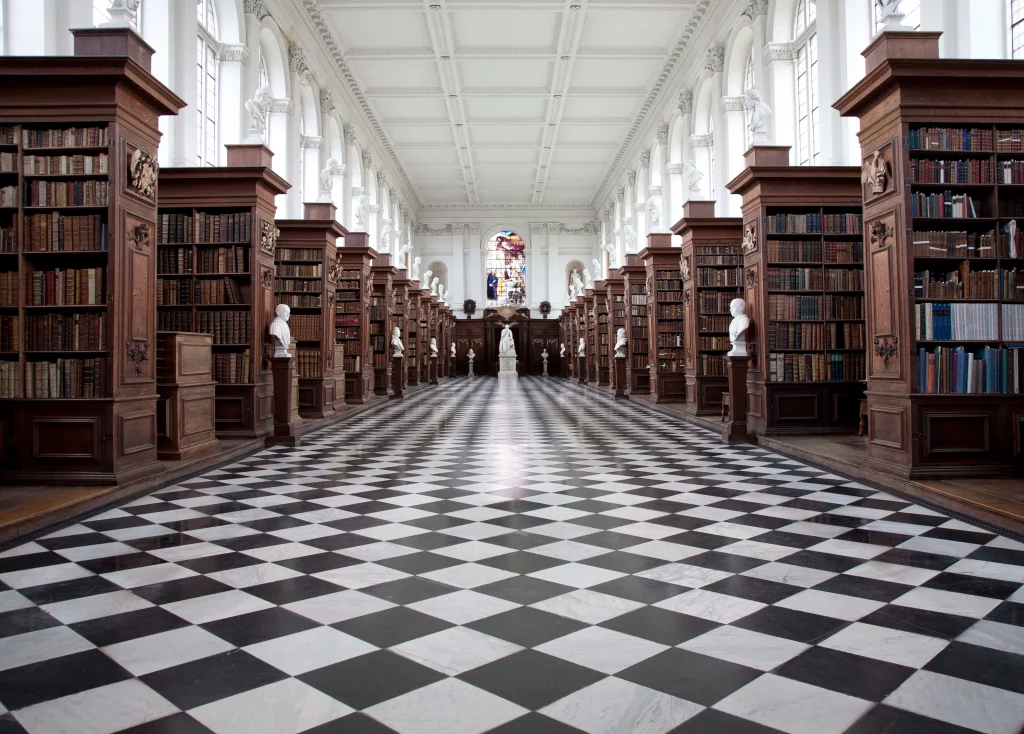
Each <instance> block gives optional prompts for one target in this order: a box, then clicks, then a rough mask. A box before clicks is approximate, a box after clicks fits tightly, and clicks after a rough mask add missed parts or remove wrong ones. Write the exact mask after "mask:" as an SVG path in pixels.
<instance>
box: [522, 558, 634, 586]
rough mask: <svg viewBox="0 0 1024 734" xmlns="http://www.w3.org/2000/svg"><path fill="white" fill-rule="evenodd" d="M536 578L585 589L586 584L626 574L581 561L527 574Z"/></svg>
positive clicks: (600, 582)
mask: <svg viewBox="0 0 1024 734" xmlns="http://www.w3.org/2000/svg"><path fill="white" fill-rule="evenodd" d="M527 575H528V576H532V577H533V578H536V579H541V580H543V581H550V582H552V583H555V584H564V585H566V586H574V587H576V588H577V589H585V588H587V587H588V586H597V585H598V584H603V583H605V582H606V581H613V580H615V579H618V578H622V577H623V576H625V575H626V574H624V573H622V572H620V571H610V570H608V569H606V568H598V567H597V566H587V565H585V564H582V563H565V564H563V565H561V566H553V567H551V568H545V569H543V570H541V571H534V572H533V573H530V574H527Z"/></svg>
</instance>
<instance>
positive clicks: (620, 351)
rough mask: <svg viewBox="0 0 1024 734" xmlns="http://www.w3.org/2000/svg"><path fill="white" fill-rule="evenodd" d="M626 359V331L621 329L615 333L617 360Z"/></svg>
mask: <svg viewBox="0 0 1024 734" xmlns="http://www.w3.org/2000/svg"><path fill="white" fill-rule="evenodd" d="M625 357H626V330H625V329H619V330H618V331H616V332H615V358H616V359H625Z"/></svg>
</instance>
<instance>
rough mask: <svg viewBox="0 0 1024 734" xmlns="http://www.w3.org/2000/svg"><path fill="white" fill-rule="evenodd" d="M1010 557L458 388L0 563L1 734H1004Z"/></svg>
mask: <svg viewBox="0 0 1024 734" xmlns="http://www.w3.org/2000/svg"><path fill="white" fill-rule="evenodd" d="M1022 584H1024V544H1021V543H1018V542H1016V541H1013V540H1010V539H1008V538H1004V537H1000V536H997V535H995V534H994V533H991V532H988V531H986V530H983V529H980V528H978V527H975V526H973V525H969V524H966V523H964V522H960V521H958V520H954V519H950V518H949V517H947V516H945V515H942V514H941V513H938V512H934V511H932V510H929V509H926V508H924V507H921V506H918V505H915V504H912V503H910V502H907V501H905V500H902V499H899V498H897V497H895V496H892V495H889V494H885V493H881V492H877V491H875V490H873V489H870V488H868V487H866V486H864V485H862V484H859V483H857V482H853V481H849V480H847V479H845V478H843V477H840V476H836V475H834V474H829V473H827V472H824V471H822V470H820V469H815V468H813V467H810V466H807V465H804V464H801V463H800V462H797V461H792V460H788V459H786V458H784V457H782V456H779V455H777V454H773V453H772V452H770V451H766V450H763V449H758V448H755V447H724V446H722V445H721V444H720V443H719V442H718V440H717V439H716V437H715V436H713V435H711V434H709V433H707V432H705V431H703V430H701V429H698V428H694V427H692V426H689V425H686V424H683V423H680V422H677V421H674V420H672V419H669V418H665V417H662V416H660V415H656V414H653V413H650V412H647V411H645V410H643V409H641V408H638V407H636V406H633V405H631V404H628V403H623V402H613V401H611V400H610V399H607V398H605V397H604V396H602V395H597V394H595V393H594V392H592V391H591V392H583V391H581V390H580V389H578V388H577V387H575V386H572V385H570V384H569V383H567V382H566V381H563V380H556V379H550V380H543V379H539V378H530V379H524V380H520V381H518V382H512V383H511V384H507V383H499V382H498V381H497V380H495V379H489V378H476V379H473V380H466V379H462V380H452V381H448V382H447V383H444V384H442V385H440V386H439V387H434V388H430V389H429V390H425V391H422V392H420V393H418V394H416V395H415V396H413V397H411V398H409V399H407V400H405V401H403V402H398V403H392V404H389V405H388V406H386V407H385V408H383V409H381V410H378V411H376V412H373V413H371V414H369V415H366V416H363V417H360V418H357V419H355V420H352V421H349V422H348V423H346V424H344V425H342V426H341V427H339V428H336V429H334V430H328V431H325V432H322V433H319V434H317V435H315V436H313V437H310V438H309V439H308V441H307V443H306V444H305V445H304V446H302V447H300V448H297V449H285V448H277V449H270V450H266V451H264V452H262V453H260V454H258V455H256V456H253V457H251V458H249V459H246V460H244V461H240V462H238V463H236V464H233V465H231V466H227V467H224V468H223V469H220V470H217V471H212V472H209V473H207V474H205V475H203V476H201V477H197V478H194V479H191V480H189V481H186V482H182V483H181V484H180V485H176V486H173V487H169V488H167V489H164V490H161V491H159V492H157V493H155V494H154V495H152V496H149V497H145V498H143V499H140V500H137V501H135V502H132V503H130V504H127V505H125V506H123V507H120V508H118V509H115V510H112V511H109V512H106V513H104V514H101V515H96V516H93V517H90V518H88V519H86V520H83V521H81V522H80V523H78V524H76V525H72V526H71V527H67V528H64V529H62V530H59V531H57V532H54V533H51V534H50V535H47V536H45V537H43V538H41V539H38V540H36V541H34V542H30V543H25V544H21V545H18V546H15V547H12V548H9V549H7V550H5V551H3V552H0V734H14V733H16V732H29V733H30V734H68V733H69V732H74V733H76V734H79V733H80V734H93V733H95V734H107V733H112V732H121V731H128V732H132V734H201V733H206V734H208V733H209V732H215V733H216V734H236V733H238V734H243V733H244V734H290V733H291V732H300V731H305V732H313V733H314V734H329V733H330V734H336V733H341V732H345V733H351V734H385V733H387V732H398V733H399V734H477V733H479V732H497V733H500V734H513V733H522V734H562V733H568V732H580V731H582V732H589V733H591V734H629V733H633V732H636V733H638V734H661V733H662V732H677V733H682V734H704V733H711V732H714V733H715V734H731V733H733V732H735V733H736V734H757V733H761V734H767V733H768V732H789V733H790V734H840V733H841V732H850V733H851V734H878V733H879V732H885V733H886V734H910V733H912V732H913V733H915V734H953V733H954V732H989V733H991V734H1016V732H1018V731H1019V730H1020V729H1021V727H1022V726H1024V590H1022V588H1021V586H1022Z"/></svg>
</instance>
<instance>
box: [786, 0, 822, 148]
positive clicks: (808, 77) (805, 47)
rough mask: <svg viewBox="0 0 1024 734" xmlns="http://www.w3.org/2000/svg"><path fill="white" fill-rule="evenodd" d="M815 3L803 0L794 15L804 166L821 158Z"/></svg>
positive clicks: (799, 142)
mask: <svg viewBox="0 0 1024 734" xmlns="http://www.w3.org/2000/svg"><path fill="white" fill-rule="evenodd" d="M814 7H815V6H814V3H812V2H809V0H799V2H798V3H797V6H796V14H795V17H794V19H793V50H794V64H793V73H794V82H795V87H796V89H795V91H796V94H795V95H794V97H795V104H796V143H797V145H796V160H797V165H801V166H816V165H819V164H820V162H821V105H820V99H819V97H820V94H819V89H818V26H817V13H816V11H815V10H813V9H812V8H814ZM804 109H806V112H803V110H804Z"/></svg>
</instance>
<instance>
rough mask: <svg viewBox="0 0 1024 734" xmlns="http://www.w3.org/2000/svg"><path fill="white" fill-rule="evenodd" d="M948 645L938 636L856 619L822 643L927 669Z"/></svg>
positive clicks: (875, 658)
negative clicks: (930, 662) (856, 620)
mask: <svg viewBox="0 0 1024 734" xmlns="http://www.w3.org/2000/svg"><path fill="white" fill-rule="evenodd" d="M948 644H949V643H948V642H947V641H946V640H943V639H940V638H938V637H930V636H927V635H918V634H915V633H913V632H905V631H903V630H895V629H890V628H889V627H878V626H876V625H873V624H864V623H862V622H854V623H853V624H851V625H850V626H849V627H845V628H843V629H841V630H839V631H838V632H836V633H835V634H834V635H832V636H831V637H829V638H828V639H826V640H823V641H821V642H819V643H818V646H819V647H827V648H829V649H832V650H842V651H843V652H848V653H851V654H853V655H861V656H863V657H867V658H872V659H874V660H883V661H885V662H887V663H895V664H896V665H906V666H907V667H911V668H923V667H924V666H925V665H927V664H928V662H929V661H930V660H931V659H932V658H933V657H935V656H936V655H938V654H939V653H940V652H942V651H943V650H944V649H945V648H946V646H947V645H948Z"/></svg>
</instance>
